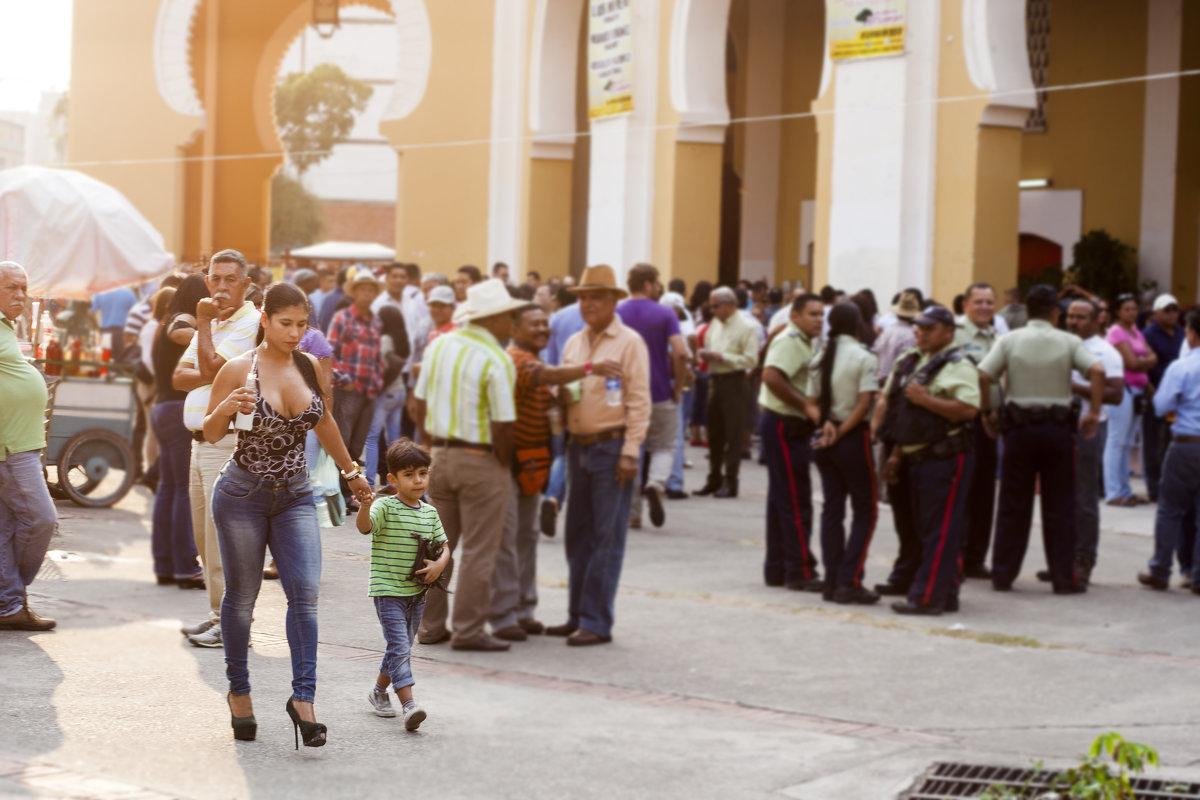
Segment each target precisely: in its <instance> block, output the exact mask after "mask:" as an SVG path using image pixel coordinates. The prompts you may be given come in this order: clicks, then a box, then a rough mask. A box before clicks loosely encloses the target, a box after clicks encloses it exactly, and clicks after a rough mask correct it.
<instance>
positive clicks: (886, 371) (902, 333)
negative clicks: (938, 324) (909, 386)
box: [874, 289, 925, 381]
mask: <svg viewBox="0 0 1200 800" xmlns="http://www.w3.org/2000/svg"><path fill="white" fill-rule="evenodd" d="M924 303H925V299H924V297H923V296H922V295H921V290H920V289H905V290H904V291H902V292H900V294H898V295H896V297H895V299H894V300H893V301H892V314H894V315H895V317H896V322H895V323H894V324H892V325H889V326H888V327H887V329H886V330H884V332H883V333H881V334H879V338H877V339H876V340H875V348H874V349H875V355H876V357H878V358H879V369H878V370H876V372H875V377H877V378H879V380H880V381H886V380H887V378H888V375H891V374H892V364H893V363H895V361H896V359H897V358H898V357H899V356H900V354H901V353H903V352H906V351H908V350H911V349H912V348H914V347H916V346H917V337H916V334H915V333H914V332H913V327H912V321H913V320H914V319H916V318H917V317H919V316H921V307H922V306H923V305H924Z"/></svg>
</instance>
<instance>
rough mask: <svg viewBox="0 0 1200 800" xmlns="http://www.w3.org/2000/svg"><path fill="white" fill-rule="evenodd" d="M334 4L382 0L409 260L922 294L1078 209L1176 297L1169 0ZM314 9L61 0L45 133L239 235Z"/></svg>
mask: <svg viewBox="0 0 1200 800" xmlns="http://www.w3.org/2000/svg"><path fill="white" fill-rule="evenodd" d="M353 5H367V6H371V7H373V8H376V9H379V10H382V11H385V12H387V13H389V14H391V15H392V17H393V19H394V22H395V25H394V29H395V31H396V45H395V46H396V65H397V66H396V76H395V83H394V84H392V86H391V88H390V91H391V92H392V97H391V99H390V101H389V107H388V108H389V110H388V113H387V114H386V115H385V118H384V121H383V123H382V124H381V126H380V132H381V133H382V134H383V135H384V136H385V137H386V138H387V139H388V140H389V141H390V142H391V144H392V145H393V147H395V149H396V151H397V153H398V155H399V171H398V178H397V180H398V200H397V204H396V249H397V253H398V258H401V259H402V260H406V261H415V262H417V263H418V264H420V265H421V266H422V267H423V268H424V269H426V270H438V271H443V272H448V271H452V270H453V269H455V268H456V267H457V266H458V265H460V264H463V263H474V264H478V265H486V264H489V263H492V262H495V261H505V262H508V263H509V264H511V265H513V266H514V267H515V268H516V269H515V271H516V272H517V273H518V274H520V273H523V272H525V271H527V270H537V271H538V272H540V273H541V274H542V275H543V276H549V275H556V274H565V273H567V272H568V271H575V272H577V271H578V270H579V269H581V268H582V266H583V265H584V264H588V263H599V262H606V263H610V264H613V265H614V266H618V267H620V268H628V267H630V266H632V265H633V264H634V263H637V262H639V261H650V262H651V263H654V264H656V265H658V266H659V267H660V269H661V270H662V271H663V272H664V273H665V274H667V275H669V276H678V277H682V278H684V279H686V280H688V282H689V284H691V283H694V282H695V281H697V280H700V279H706V280H711V281H717V280H720V281H722V282H730V281H733V280H736V279H737V278H740V277H746V278H750V279H755V278H760V277H761V278H766V279H768V280H770V281H772V282H778V281H782V280H797V279H798V280H803V281H805V283H806V284H808V285H814V286H821V285H823V284H825V283H831V284H833V285H835V286H838V287H840V288H843V289H846V290H849V291H856V290H858V289H860V288H863V287H870V288H872V289H873V290H874V291H875V292H876V294H877V295H879V296H881V297H882V298H885V299H886V298H887V297H890V295H891V294H892V293H893V292H894V291H896V290H897V289H899V288H900V287H903V286H908V285H916V286H920V287H922V288H925V289H926V290H929V291H931V292H932V293H933V295H934V296H936V297H938V298H940V299H943V300H944V301H948V300H949V299H950V298H951V297H952V296H953V295H954V294H956V293H958V292H960V291H962V288H963V287H964V286H965V285H966V284H967V283H968V282H970V281H972V280H987V281H990V282H992V283H993V284H995V285H997V286H1002V287H1007V286H1011V285H1016V282H1017V275H1018V270H1019V269H1021V268H1022V265H1023V264H1024V263H1025V260H1026V256H1025V255H1023V254H1024V253H1025V250H1024V249H1023V248H1024V245H1023V243H1024V242H1026V241H1033V242H1037V243H1040V244H1041V246H1042V249H1041V250H1040V251H1039V252H1041V253H1042V254H1043V256H1042V257H1043V258H1046V257H1049V258H1051V259H1053V257H1054V254H1055V253H1060V254H1061V263H1062V265H1063V266H1069V265H1070V263H1071V252H1070V250H1071V245H1072V244H1073V243H1074V241H1077V240H1078V239H1079V237H1080V236H1081V235H1082V234H1083V233H1085V232H1087V231H1090V230H1093V229H1096V228H1104V229H1106V230H1107V231H1108V232H1109V233H1110V234H1112V235H1113V236H1116V237H1117V238H1119V239H1121V240H1122V241H1123V242H1125V243H1126V244H1129V245H1131V246H1133V247H1135V248H1137V253H1138V260H1139V269H1140V277H1141V278H1142V280H1152V281H1157V284H1158V286H1159V288H1161V289H1168V288H1169V289H1170V290H1172V291H1174V292H1175V293H1176V294H1177V296H1179V297H1180V299H1181V300H1183V302H1185V303H1189V302H1192V301H1194V300H1195V299H1196V298H1197V289H1198V287H1197V273H1200V154H1197V153H1196V152H1195V149H1194V148H1192V147H1191V146H1190V143H1191V142H1195V141H1197V140H1200V139H1198V138H1197V137H1198V134H1200V77H1191V76H1182V77H1161V76H1164V75H1165V76H1170V75H1175V74H1176V73H1180V72H1187V71H1188V70H1194V69H1197V68H1200V63H1198V62H1200V7H1197V4H1196V3H1188V2H1184V0H1092V2H1087V3H1082V2H1078V0H881V2H878V3H873V4H866V3H857V2H852V0H627V2H626V0H621V2H617V3H611V2H608V1H607V0H603V1H602V0H359V2H356V3H354V4H353ZM867 5H871V6H874V7H875V10H876V11H879V10H880V9H888V10H889V11H888V12H887V13H890V14H891V15H892V16H891V19H893V20H899V21H900V24H902V25H903V32H902V37H901V36H899V35H897V34H896V33H895V32H893V34H892V35H893V36H896V37H897V38H902V43H903V48H902V50H900V51H899V52H897V53H894V54H890V55H882V56H875V57H868V58H851V59H838V60H832V59H831V58H830V52H831V45H833V44H834V42H833V41H832V40H831V34H830V31H831V30H833V26H832V25H831V23H832V22H834V21H835V18H843V19H844V17H845V15H846V14H847V13H848V11H849V13H851V14H853V12H854V11H855V10H856V9H857V7H858V6H864V7H865V6H867ZM341 6H342V11H343V13H348V12H349V10H350V7H351V6H352V4H350V3H347V2H345V0H343V2H342V3H341ZM614 9H616V10H617V11H619V12H620V13H622V14H627V15H628V17H627V20H628V34H629V36H628V39H627V40H626V41H627V45H628V46H627V48H626V51H627V54H628V59H629V60H628V64H629V66H630V69H631V73H632V77H631V82H632V86H631V95H632V106H633V107H632V111H630V112H628V113H624V114H619V115H613V116H605V117H598V118H595V119H590V120H589V118H588V74H589V47H588V44H589V20H590V19H592V18H593V17H595V16H601V17H602V16H604V15H605V14H609V13H612V12H613V10H614ZM313 13H314V4H313V2H312V0H254V2H243V1H242V0H106V2H104V3H94V2H82V1H81V0H77V2H76V3H75V34H74V47H73V63H72V82H71V104H70V129H69V159H68V160H69V161H70V162H71V163H73V164H76V165H78V168H80V169H83V170H85V171H87V172H89V173H91V174H93V175H95V176H96V177H98V178H100V179H102V180H105V181H107V182H109V183H111V184H113V185H114V186H116V187H118V188H119V189H121V190H122V191H123V192H125V194H126V195H127V196H129V198H130V199H131V200H132V201H133V202H134V203H135V204H136V205H137V206H138V207H139V208H140V209H141V210H142V211H143V213H144V214H145V215H146V216H147V217H148V218H149V219H150V220H151V221H152V222H154V224H155V225H156V226H158V228H159V229H160V230H161V231H162V233H163V235H164V238H165V239H166V242H167V246H168V248H169V249H171V250H172V251H173V252H175V253H176V255H177V256H178V257H179V258H180V259H181V260H196V259H198V258H200V257H201V256H202V255H204V254H206V253H211V252H213V251H214V250H216V249H220V248H223V247H235V248H238V249H240V250H242V251H243V252H245V253H246V254H247V256H248V257H250V258H251V259H253V260H256V261H266V260H267V259H268V258H269V255H270V248H269V244H270V243H269V241H268V232H269V229H270V225H269V219H270V209H269V185H270V178H271V176H272V175H273V174H274V172H275V170H277V169H278V168H279V167H280V165H281V164H282V162H283V159H282V157H281V155H280V152H281V149H282V148H281V145H280V141H279V137H278V134H277V132H276V130H275V126H274V122H273V113H272V105H271V103H272V97H273V87H274V84H275V81H276V80H277V77H278V72H279V65H280V62H281V61H282V59H283V56H284V53H285V52H286V51H287V48H288V47H289V46H290V45H291V44H292V42H293V41H294V40H295V38H296V37H297V35H298V34H299V33H300V31H301V30H302V29H303V28H304V27H305V26H307V25H310V24H312V23H313ZM864 19H865V18H864ZM862 25H863V27H864V29H865V28H866V27H868V26H869V22H866V21H864V22H862ZM335 35H337V34H335ZM1145 75H1155V76H1160V77H1158V78H1156V79H1155V80H1149V81H1147V80H1143V79H1142V76H1145ZM1082 84H1098V85H1090V86H1083V85H1082ZM1021 181H1038V182H1043V183H1044V185H1041V186H1039V188H1036V189H1030V190H1024V191H1023V190H1021V189H1020V188H1019V182H1021ZM1047 248H1048V250H1047ZM1055 248H1058V249H1057V250H1056V249H1055ZM1046 252H1050V253H1051V255H1050V256H1045V255H1044V254H1045V253H1046Z"/></svg>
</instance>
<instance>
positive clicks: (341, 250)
mask: <svg viewBox="0 0 1200 800" xmlns="http://www.w3.org/2000/svg"><path fill="white" fill-rule="evenodd" d="M291 255H292V257H293V258H323V259H327V260H329V261H392V260H393V259H395V258H396V251H395V250H393V249H392V248H390V247H385V246H384V245H381V244H376V243H375V242H335V241H330V242H321V243H320V244H312V245H309V246H308V247H301V248H300V249H299V250H293V251H292V252H291Z"/></svg>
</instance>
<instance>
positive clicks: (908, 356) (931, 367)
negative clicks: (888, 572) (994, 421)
mask: <svg viewBox="0 0 1200 800" xmlns="http://www.w3.org/2000/svg"><path fill="white" fill-rule="evenodd" d="M913 327H914V329H915V331H916V337H917V347H916V349H915V350H909V351H908V352H907V353H905V354H904V355H903V356H901V357H900V358H899V359H897V360H896V364H895V366H893V367H892V373H891V375H890V376H888V382H887V386H886V387H885V389H884V396H885V399H884V401H883V402H881V403H880V404H879V408H878V409H877V411H876V417H875V419H874V420H873V421H872V424H873V426H874V427H875V428H876V429H877V430H879V431H880V433H881V435H882V436H884V437H888V438H890V439H892V441H894V442H895V445H896V446H895V448H894V449H893V450H892V453H891V455H890V456H889V457H888V461H887V464H885V466H884V475H885V476H886V477H887V481H888V483H889V484H891V485H893V486H895V485H896V484H897V483H898V482H899V481H900V480H901V478H902V476H903V480H904V481H905V482H906V483H907V485H908V489H909V500H910V504H911V514H912V526H913V530H914V531H915V536H916V537H917V538H918V539H919V540H920V545H921V549H920V563H919V566H918V568H917V569H916V571H915V575H912V576H911V578H910V583H909V586H908V597H907V598H906V599H904V600H901V601H898V602H896V603H893V604H892V609H893V610H894V611H896V612H897V613H899V614H931V615H937V614H941V613H942V612H943V611H957V610H958V554H959V549H960V547H961V545H962V539H963V536H964V535H965V532H966V513H965V512H966V504H967V492H966V487H967V486H969V485H970V482H971V472H972V468H973V466H974V455H975V454H974V452H973V450H972V447H973V445H974V436H973V435H972V432H971V428H970V423H971V421H972V420H973V419H974V418H975V416H976V414H977V412H978V408H979V379H978V376H977V370H976V369H975V365H974V364H973V363H972V362H971V360H970V359H969V358H967V357H966V356H964V355H963V354H962V351H961V350H959V349H958V348H957V347H955V346H954V331H955V322H954V315H953V314H952V313H951V312H950V310H949V309H948V308H945V307H943V306H930V307H928V308H926V309H925V311H924V312H922V314H921V316H919V317H917V319H916V320H914V321H913ZM902 544H903V542H902ZM897 567H899V564H897ZM892 575H893V577H892V578H891V579H889V582H890V581H891V580H898V579H903V578H904V577H908V576H904V575H901V576H897V575H896V571H895V570H893V573H892ZM894 585H897V586H898V585H899V583H897V584H894Z"/></svg>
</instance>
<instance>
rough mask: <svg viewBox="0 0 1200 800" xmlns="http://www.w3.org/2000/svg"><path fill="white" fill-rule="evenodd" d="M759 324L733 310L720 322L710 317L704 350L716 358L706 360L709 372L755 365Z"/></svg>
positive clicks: (743, 369)
mask: <svg viewBox="0 0 1200 800" xmlns="http://www.w3.org/2000/svg"><path fill="white" fill-rule="evenodd" d="M761 336H762V326H761V325H759V324H758V323H757V322H755V321H754V320H753V319H751V318H750V317H747V316H746V315H745V314H743V313H742V312H741V311H735V312H733V314H732V315H731V316H730V317H729V319H727V320H725V321H724V322H722V321H721V320H719V319H717V318H716V317H713V321H712V322H710V323H709V325H708V333H706V334H704V349H705V350H713V351H715V352H717V353H720V354H721V356H722V358H721V360H720V361H710V362H708V371H709V373H711V374H713V375H725V374H727V373H731V372H745V371H746V370H748V369H754V366H755V365H756V364H758V344H759V339H760V337H761Z"/></svg>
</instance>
